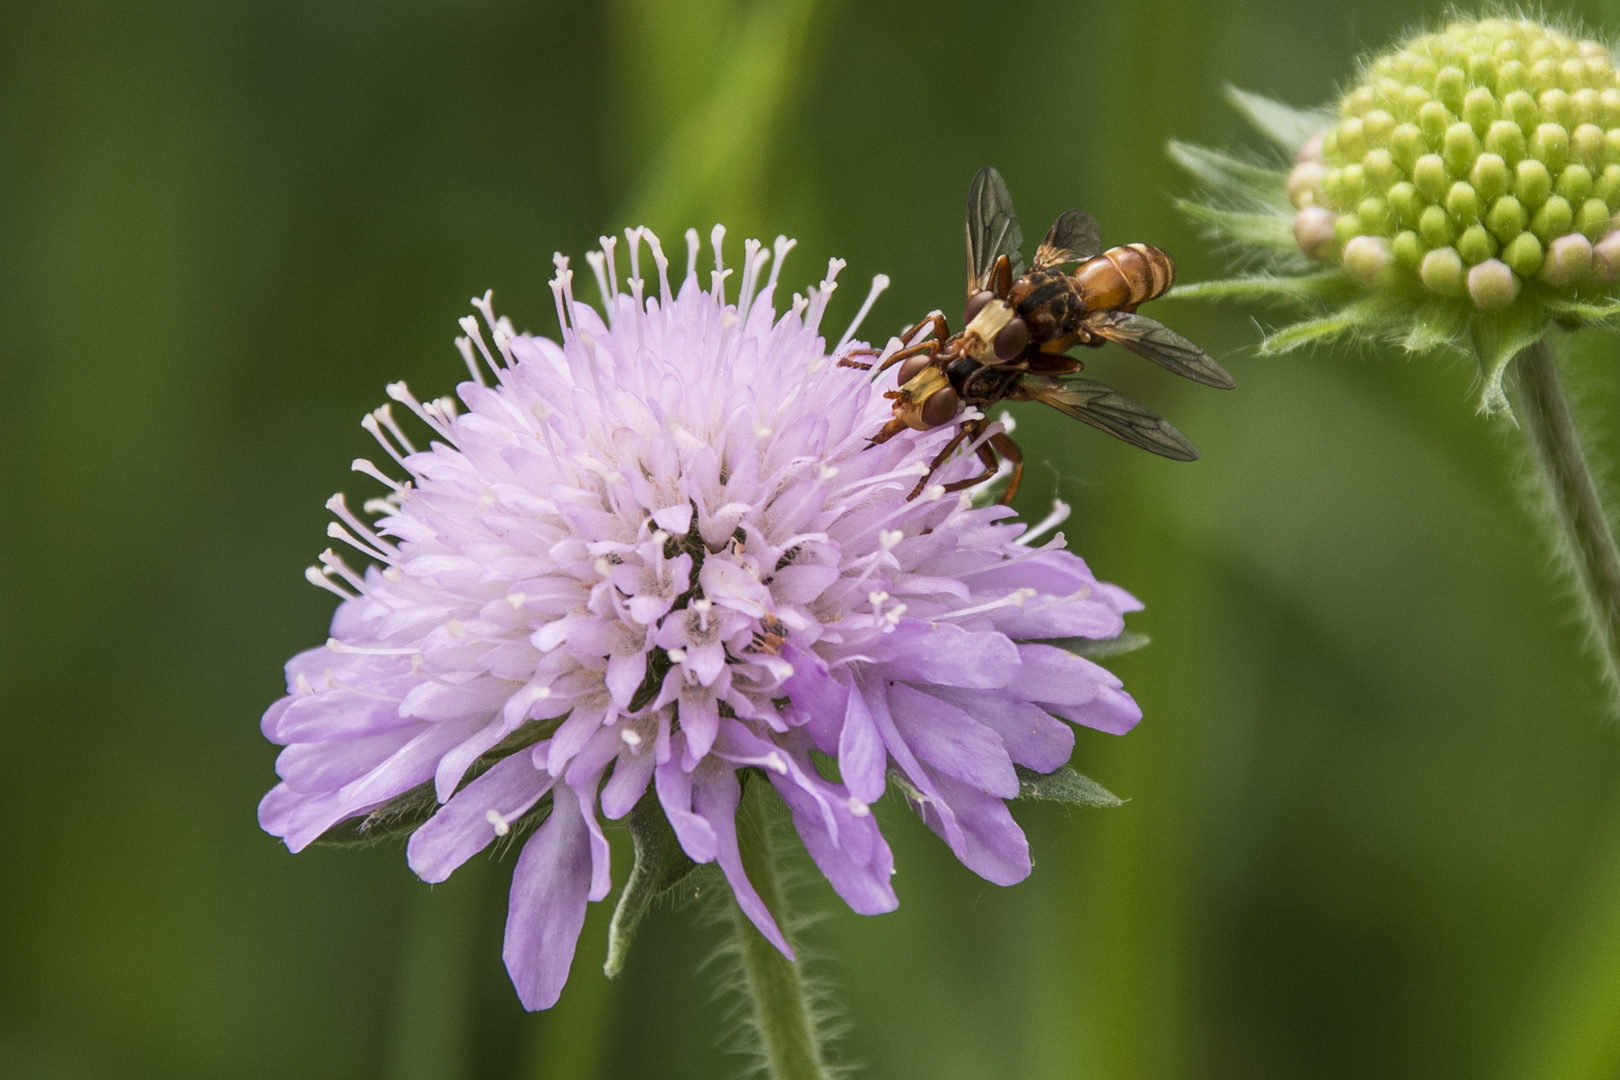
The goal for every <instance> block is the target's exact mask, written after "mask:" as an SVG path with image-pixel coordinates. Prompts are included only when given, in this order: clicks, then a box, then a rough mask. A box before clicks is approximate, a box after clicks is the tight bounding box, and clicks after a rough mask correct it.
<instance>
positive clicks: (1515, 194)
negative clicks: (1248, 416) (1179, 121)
mask: <svg viewBox="0 0 1620 1080" xmlns="http://www.w3.org/2000/svg"><path fill="white" fill-rule="evenodd" d="M1233 99H1234V101H1235V103H1236V104H1237V105H1238V107H1239V108H1240V109H1241V110H1242V111H1243V112H1244V113H1245V114H1246V115H1247V116H1248V118H1249V119H1250V120H1251V121H1253V122H1254V123H1255V124H1256V126H1257V127H1258V128H1259V129H1260V130H1261V131H1263V132H1264V133H1266V134H1267V135H1268V136H1270V137H1271V138H1272V139H1273V141H1275V142H1276V143H1277V144H1278V145H1280V146H1281V147H1283V148H1284V149H1285V150H1286V151H1287V152H1288V153H1289V154H1290V155H1292V160H1291V161H1290V162H1289V163H1288V164H1287V166H1286V167H1285V168H1278V169H1275V170H1272V169H1267V168H1264V167H1261V166H1257V165H1253V164H1249V163H1247V162H1240V161H1237V160H1235V159H1232V158H1229V157H1226V156H1225V155H1220V154H1216V153H1214V152H1212V151H1208V150H1203V149H1200V148H1196V147H1188V146H1182V145H1178V144H1172V147H1171V151H1172V154H1173V155H1174V156H1175V157H1176V158H1177V159H1178V160H1179V161H1181V162H1182V163H1183V164H1184V165H1186V166H1187V167H1188V168H1189V169H1191V170H1192V171H1193V172H1194V173H1195V174H1196V175H1197V176H1199V177H1200V178H1201V179H1202V180H1203V181H1205V183H1206V185H1207V187H1208V188H1209V189H1210V194H1211V195H1212V197H1213V198H1212V201H1213V202H1214V203H1217V204H1219V205H1197V204H1188V205H1187V208H1188V210H1189V211H1190V212H1191V213H1192V214H1193V215H1194V216H1195V217H1198V218H1199V219H1201V220H1203V221H1204V222H1206V223H1207V224H1208V225H1210V226H1211V227H1212V229H1213V230H1214V231H1215V232H1217V233H1218V234H1220V235H1223V236H1224V237H1226V238H1228V239H1230V240H1232V241H1234V242H1235V243H1236V244H1237V245H1238V246H1239V247H1242V248H1245V249H1247V250H1249V251H1251V252H1253V253H1254V254H1255V255H1256V256H1257V257H1258V261H1259V262H1261V264H1262V265H1263V266H1264V268H1265V269H1266V270H1267V271H1269V273H1266V274H1263V275H1260V276H1257V277H1253V278H1246V279H1239V280H1236V281H1229V282H1218V283H1211V284H1209V285H1206V286H1202V287H1194V288H1192V289H1189V290H1183V291H1184V292H1193V293H1196V292H1199V291H1203V292H1204V293H1205V294H1206V295H1228V296H1237V295H1256V296H1269V297H1273V298H1285V299H1290V300H1297V301H1303V302H1306V303H1307V304H1314V305H1316V306H1318V307H1319V308H1323V307H1325V308H1327V309H1329V310H1328V311H1326V312H1325V313H1321V314H1320V317H1318V318H1315V319H1311V320H1309V321H1306V322H1303V323H1299V324H1296V325H1294V326H1290V327H1287V328H1285V329H1282V330H1280V331H1278V332H1277V333H1275V334H1273V335H1272V336H1271V337H1270V338H1268V339H1267V342H1266V347H1267V348H1268V349H1271V350H1273V351H1280V350H1283V349H1288V348H1292V347H1294V346H1296V345H1299V344H1301V343H1303V342H1306V341H1310V340H1316V339H1319V338H1324V337H1328V336H1332V335H1336V334H1340V333H1344V332H1346V331H1352V330H1356V329H1366V330H1370V331H1372V332H1375V333H1384V334H1388V335H1392V336H1396V337H1398V338H1399V339H1400V340H1401V341H1402V342H1403V343H1404V344H1405V345H1406V347H1407V348H1409V349H1412V350H1414V351H1421V350H1426V349H1430V348H1434V347H1436V346H1441V345H1447V344H1450V345H1455V346H1460V347H1462V348H1465V349H1471V350H1472V351H1475V352H1477V354H1478V355H1479V358H1480V360H1481V362H1482V363H1483V365H1484V374H1485V377H1486V379H1485V391H1484V405H1485V407H1486V408H1487V409H1497V408H1505V407H1506V399H1505V398H1504V397H1503V393H1502V389H1501V379H1502V372H1503V368H1504V367H1505V365H1506V363H1507V361H1508V359H1510V358H1511V357H1512V356H1513V355H1514V354H1515V353H1516V352H1518V351H1519V350H1520V349H1522V348H1523V347H1525V346H1526V345H1527V344H1529V342H1531V341H1533V340H1534V339H1535V338H1537V337H1538V336H1539V335H1540V334H1541V333H1542V332H1543V330H1544V329H1545V327H1546V325H1547V323H1548V322H1549V321H1550V320H1553V319H1556V320H1558V321H1559V322H1561V323H1565V324H1579V323H1589V322H1602V321H1610V320H1613V319H1615V318H1616V317H1620V260H1616V259H1614V258H1612V257H1611V252H1615V251H1620V231H1616V228H1615V226H1616V221H1615V215H1616V212H1617V211H1620V72H1617V71H1616V68H1615V64H1614V58H1613V56H1612V55H1611V54H1610V51H1609V49H1608V48H1607V47H1606V46H1604V45H1601V44H1599V43H1598V42H1595V41H1590V40H1581V39H1579V38H1577V37H1574V36H1571V35H1569V34H1566V33H1563V32H1561V31H1559V30H1557V29H1553V28H1551V27H1549V26H1546V25H1544V24H1542V23H1540V22H1537V21H1535V20H1532V19H1506V18H1488V19H1480V20H1466V21H1458V22H1454V23H1452V24H1450V25H1448V26H1446V27H1445V28H1444V29H1443V30H1441V31H1439V32H1436V33H1426V34H1421V35H1418V36H1416V37H1414V38H1412V39H1411V40H1409V41H1407V42H1406V43H1405V44H1403V45H1401V46H1400V47H1398V48H1396V49H1393V50H1391V51H1389V52H1387V53H1385V54H1383V55H1381V56H1379V57H1377V58H1375V59H1374V60H1372V61H1371V62H1370V63H1369V64H1368V65H1367V66H1366V68H1365V70H1364V72H1363V75H1362V78H1361V80H1360V81H1359V82H1358V83H1357V84H1356V85H1355V86H1353V87H1352V88H1351V89H1350V90H1349V92H1348V93H1346V94H1345V95H1344V97H1343V98H1342V99H1341V100H1340V102H1339V103H1338V106H1337V109H1336V111H1335V112H1331V113H1330V112H1323V113H1302V112H1297V111H1295V110H1292V109H1289V108H1287V107H1286V106H1282V105H1279V104H1277V103H1276V102H1270V101H1266V100H1264V99H1262V98H1258V97H1255V96H1254V95H1250V94H1244V93H1240V92H1234V94H1233Z"/></svg>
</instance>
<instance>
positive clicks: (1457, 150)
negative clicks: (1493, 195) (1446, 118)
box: [1445, 123, 1480, 176]
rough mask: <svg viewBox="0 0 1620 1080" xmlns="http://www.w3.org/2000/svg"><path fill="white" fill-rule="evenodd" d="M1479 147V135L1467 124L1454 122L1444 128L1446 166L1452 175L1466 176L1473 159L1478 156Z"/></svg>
mask: <svg viewBox="0 0 1620 1080" xmlns="http://www.w3.org/2000/svg"><path fill="white" fill-rule="evenodd" d="M1479 149H1480V147H1479V136H1477V135H1475V134H1474V129H1473V128H1471V127H1469V126H1468V125H1467V124H1464V123H1456V124H1452V125H1451V126H1450V127H1448V128H1446V137H1445V159H1446V168H1448V169H1450V170H1451V172H1452V175H1454V176H1467V175H1468V170H1469V169H1470V168H1472V167H1473V164H1474V159H1475V158H1477V157H1479Z"/></svg>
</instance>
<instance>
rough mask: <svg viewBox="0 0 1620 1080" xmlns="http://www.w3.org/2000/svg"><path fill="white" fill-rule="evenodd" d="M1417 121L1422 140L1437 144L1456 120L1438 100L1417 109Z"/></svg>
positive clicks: (1533, 103) (1429, 143) (1533, 106)
mask: <svg viewBox="0 0 1620 1080" xmlns="http://www.w3.org/2000/svg"><path fill="white" fill-rule="evenodd" d="M1526 96H1528V95H1526ZM1530 105H1531V107H1532V108H1535V105H1536V103H1535V101H1534V100H1532V101H1531V102H1530ZM1417 122H1418V127H1419V128H1420V129H1422V131H1423V141H1424V142H1425V143H1427V144H1428V145H1430V146H1438V145H1440V140H1441V139H1443V138H1445V135H1446V129H1447V128H1449V127H1450V126H1451V125H1452V124H1455V123H1456V122H1457V117H1456V115H1455V114H1454V113H1452V111H1451V110H1450V109H1448V108H1446V107H1445V106H1444V105H1442V104H1440V103H1439V102H1438V101H1431V102H1429V103H1428V104H1427V105H1424V106H1423V107H1422V108H1421V109H1419V110H1418V116H1417Z"/></svg>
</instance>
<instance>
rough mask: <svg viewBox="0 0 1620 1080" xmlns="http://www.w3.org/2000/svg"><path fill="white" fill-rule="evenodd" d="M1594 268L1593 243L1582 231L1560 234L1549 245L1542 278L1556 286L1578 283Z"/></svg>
mask: <svg viewBox="0 0 1620 1080" xmlns="http://www.w3.org/2000/svg"><path fill="white" fill-rule="evenodd" d="M1591 270H1592V243H1591V241H1589V240H1588V239H1587V238H1586V237H1584V236H1582V235H1581V234H1580V233H1571V234H1569V235H1567V236H1560V237H1559V238H1558V239H1556V240H1554V241H1553V242H1552V243H1551V244H1548V245H1547V258H1546V261H1545V262H1543V263H1542V265H1541V278H1542V280H1543V281H1545V282H1546V283H1547V284H1549V285H1552V286H1554V287H1555V288H1560V289H1565V288H1568V287H1569V286H1571V285H1575V284H1578V283H1579V282H1580V281H1581V280H1582V279H1583V278H1585V277H1586V275H1587V274H1589V273H1590V272H1591Z"/></svg>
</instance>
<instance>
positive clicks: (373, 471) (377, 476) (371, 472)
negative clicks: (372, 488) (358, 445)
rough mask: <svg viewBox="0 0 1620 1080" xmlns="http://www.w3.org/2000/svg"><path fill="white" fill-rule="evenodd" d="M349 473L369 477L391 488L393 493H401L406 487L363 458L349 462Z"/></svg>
mask: <svg viewBox="0 0 1620 1080" xmlns="http://www.w3.org/2000/svg"><path fill="white" fill-rule="evenodd" d="M349 471H350V472H357V473H362V474H364V475H366V476H369V477H371V478H372V479H373V480H375V481H377V482H378V483H379V484H385V485H387V486H388V487H391V488H393V489H394V490H395V491H401V492H402V491H404V490H405V487H406V485H404V484H402V483H400V482H399V481H398V480H395V479H394V478H393V477H392V476H389V475H388V474H387V473H385V472H383V471H382V470H381V469H379V468H377V466H375V465H373V464H372V463H371V462H370V461H368V460H366V459H365V458H363V457H357V458H355V459H354V460H353V461H351V462H349Z"/></svg>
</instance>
